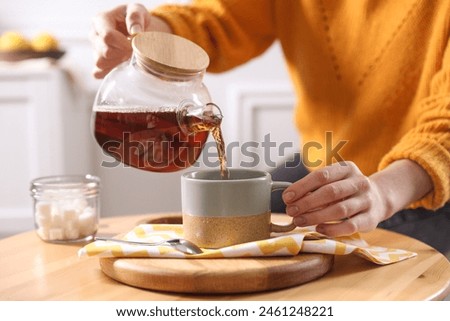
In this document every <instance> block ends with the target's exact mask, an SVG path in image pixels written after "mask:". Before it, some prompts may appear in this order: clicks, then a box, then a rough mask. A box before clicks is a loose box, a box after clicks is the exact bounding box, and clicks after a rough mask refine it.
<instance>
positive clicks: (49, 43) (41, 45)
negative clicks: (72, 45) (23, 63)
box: [31, 32, 59, 52]
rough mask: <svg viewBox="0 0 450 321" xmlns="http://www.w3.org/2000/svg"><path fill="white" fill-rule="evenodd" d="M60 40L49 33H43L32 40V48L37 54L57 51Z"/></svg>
mask: <svg viewBox="0 0 450 321" xmlns="http://www.w3.org/2000/svg"><path fill="white" fill-rule="evenodd" d="M58 47H59V44H58V40H56V38H55V37H54V36H53V35H51V34H50V33H47V32H41V33H40V34H38V35H36V36H35V37H34V38H33V39H32V40H31V48H32V49H33V50H34V51H37V52H48V51H57V50H58Z"/></svg>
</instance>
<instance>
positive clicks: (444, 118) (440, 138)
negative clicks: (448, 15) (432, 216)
mask: <svg viewBox="0 0 450 321" xmlns="http://www.w3.org/2000/svg"><path fill="white" fill-rule="evenodd" d="M414 107H415V108H418V114H419V117H418V119H417V121H416V125H415V127H414V128H412V129H411V130H410V131H409V132H407V133H406V135H404V136H403V137H402V139H401V140H400V142H399V143H398V144H397V145H395V146H394V147H393V149H392V150H391V151H390V152H389V153H388V154H387V155H385V156H384V158H383V159H382V160H381V162H380V164H379V169H383V168H385V167H387V166H388V165H389V164H390V163H392V162H394V161H396V160H399V159H405V158H406V159H410V160H413V161H415V162H416V163H418V164H419V165H420V166H421V167H422V168H424V169H425V170H426V171H427V173H428V175H429V176H430V177H431V179H432V181H433V185H434V188H433V190H432V191H431V192H430V193H429V194H428V195H426V196H425V197H424V198H422V199H421V200H419V201H417V202H415V203H413V204H411V207H413V208H415V207H425V208H428V209H437V208H440V207H442V206H443V205H444V204H445V203H446V202H448V201H449V199H450V43H448V44H447V48H446V50H445V52H444V55H443V61H442V65H441V68H440V69H439V71H438V72H437V73H436V74H435V75H434V77H433V78H432V81H431V83H430V90H429V96H428V97H425V98H424V99H422V100H421V101H419V102H418V104H417V105H416V106H414Z"/></svg>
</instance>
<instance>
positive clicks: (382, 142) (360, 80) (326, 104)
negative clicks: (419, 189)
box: [152, 0, 450, 209]
mask: <svg viewBox="0 0 450 321" xmlns="http://www.w3.org/2000/svg"><path fill="white" fill-rule="evenodd" d="M152 14H154V15H156V16H158V17H160V18H162V19H164V20H165V21H166V22H168V23H169V25H170V26H171V27H172V29H173V30H174V32H175V33H176V34H178V35H181V36H184V37H186V38H189V39H191V40H193V41H195V42H196V43H198V44H199V45H201V46H202V47H203V48H204V49H205V50H206V51H207V52H208V54H209V56H210V58H211V64H210V67H209V71H210V72H221V71H225V70H228V69H230V68H233V67H235V66H238V65H240V64H243V63H245V62H246V61H248V60H250V59H252V58H254V57H256V56H258V55H259V54H261V53H263V52H264V51H265V50H266V49H267V48H268V47H269V46H270V45H271V44H272V43H273V42H274V41H279V42H280V44H281V46H282V48H283V52H284V55H285V59H286V63H287V67H288V70H289V73H290V76H291V78H292V81H293V84H294V87H295V90H296V94H297V97H298V104H297V106H296V111H295V121H296V124H297V126H298V129H299V131H300V132H301V134H302V138H303V140H304V141H303V143H306V142H308V141H315V142H319V143H321V144H322V146H325V137H326V134H325V133H326V132H332V135H333V142H334V144H337V142H338V141H341V140H342V141H344V140H348V143H347V144H346V145H345V146H344V147H343V148H342V149H341V150H340V151H339V154H340V155H341V156H342V157H343V158H344V159H346V160H351V161H354V162H355V163H356V164H357V165H358V166H359V168H360V169H361V170H362V171H363V173H365V174H366V175H370V174H372V173H373V172H375V171H377V169H383V168H384V167H386V166H387V165H389V164H390V163H391V162H393V161H395V160H398V159H404V158H406V159H411V160H413V161H415V162H417V163H418V164H420V165H421V166H422V167H423V168H424V169H425V170H426V171H427V172H428V174H429V175H430V177H431V178H432V180H433V183H434V190H433V192H431V193H429V195H427V196H426V197H424V198H423V199H422V200H420V201H418V202H416V203H415V204H412V206H413V207H417V206H424V207H426V208H431V209H436V208H439V207H441V206H443V205H444V204H445V202H447V201H448V200H449V198H450V45H449V34H450V1H449V0H395V1H391V0H387V1H381V0H380V1H377V0H341V1H339V0H203V1H202V0H199V1H194V3H193V4H192V5H186V6H175V5H166V6H162V7H159V8H156V9H155V10H154V11H152ZM268 68H270V66H268ZM225 109H226V108H225ZM325 154H326V149H325V148H323V149H316V148H311V149H310V150H309V155H308V157H309V159H310V160H322V161H323V162H322V165H326V164H327V163H329V162H330V159H327V157H326V155H325Z"/></svg>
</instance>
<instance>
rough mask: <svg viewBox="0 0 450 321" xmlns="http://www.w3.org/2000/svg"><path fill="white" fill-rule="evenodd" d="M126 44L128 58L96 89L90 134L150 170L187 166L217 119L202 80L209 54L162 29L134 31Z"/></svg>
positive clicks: (119, 157) (128, 160)
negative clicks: (130, 44) (129, 57)
mask: <svg viewBox="0 0 450 321" xmlns="http://www.w3.org/2000/svg"><path fill="white" fill-rule="evenodd" d="M132 48H133V54H132V57H131V60H130V61H128V62H125V63H123V64H121V65H119V66H118V67H116V68H115V69H113V70H112V71H111V72H110V73H109V74H108V75H107V76H106V77H105V78H104V80H103V82H102V83H101V85H100V88H99V90H98V92H97V96H96V98H95V103H94V106H93V113H92V128H93V131H94V137H95V139H96V141H97V143H98V144H99V145H100V146H101V148H102V149H103V151H104V153H106V154H108V155H109V156H112V157H114V158H115V159H116V160H118V161H120V162H122V163H124V164H126V165H129V166H132V167H135V168H139V169H143V170H147V171H154V172H172V171H177V170H181V169H184V168H187V167H189V166H191V165H192V164H194V163H195V161H196V160H197V159H198V157H199V156H200V154H201V151H202V149H203V146H204V144H205V142H206V141H207V138H208V135H209V132H210V131H213V130H214V129H215V128H220V124H221V120H222V113H221V111H220V109H219V108H218V107H217V106H216V105H215V104H213V103H211V97H210V95H209V92H208V90H207V88H206V87H205V86H204V84H203V82H202V81H203V76H204V73H205V70H206V68H207V66H208V64H209V57H208V55H207V54H206V52H205V51H204V50H203V49H202V48H201V47H199V46H198V45H196V44H194V43H193V42H191V41H189V40H187V39H184V38H182V37H179V36H176V35H172V34H169V33H163V32H143V33H140V34H137V35H136V36H135V37H134V38H133V40H132Z"/></svg>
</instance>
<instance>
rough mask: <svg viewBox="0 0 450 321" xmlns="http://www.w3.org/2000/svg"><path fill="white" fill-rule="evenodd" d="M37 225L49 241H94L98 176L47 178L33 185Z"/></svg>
mask: <svg viewBox="0 0 450 321" xmlns="http://www.w3.org/2000/svg"><path fill="white" fill-rule="evenodd" d="M30 191H31V196H32V198H33V203H34V204H33V206H34V224H35V227H36V232H37V234H38V235H39V237H40V238H41V239H42V240H44V241H47V242H53V243H65V242H81V241H89V240H92V239H93V238H94V236H95V234H96V232H97V229H98V219H99V214H100V213H99V211H100V200H99V192H100V179H99V178H98V177H96V176H92V175H86V176H76V175H66V176H47V177H40V178H37V179H35V180H33V181H32V182H31V187H30Z"/></svg>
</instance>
